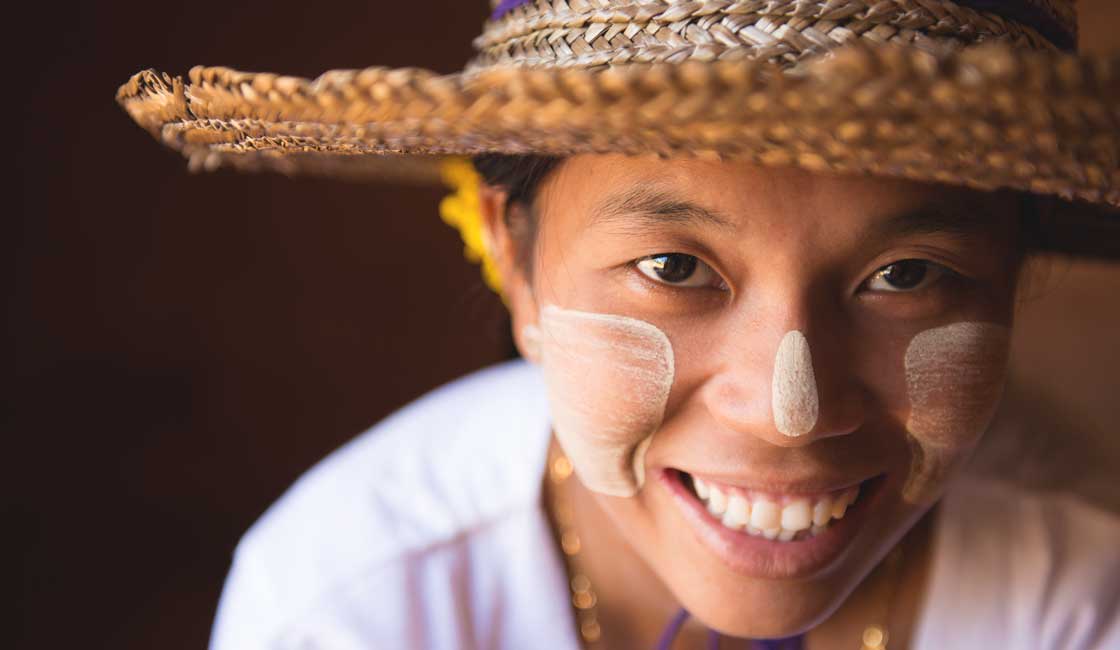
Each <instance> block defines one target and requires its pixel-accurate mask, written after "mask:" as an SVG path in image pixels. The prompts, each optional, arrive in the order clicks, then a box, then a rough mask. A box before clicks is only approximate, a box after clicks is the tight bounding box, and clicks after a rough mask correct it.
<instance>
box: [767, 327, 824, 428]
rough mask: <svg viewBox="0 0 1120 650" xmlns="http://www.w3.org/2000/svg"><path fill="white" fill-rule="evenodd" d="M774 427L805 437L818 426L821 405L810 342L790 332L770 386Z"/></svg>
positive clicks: (785, 339)
mask: <svg viewBox="0 0 1120 650" xmlns="http://www.w3.org/2000/svg"><path fill="white" fill-rule="evenodd" d="M770 391H771V392H770V395H771V407H772V409H773V411H774V426H775V427H776V428H777V429H778V431H780V432H781V433H782V434H784V435H787V436H790V437H795V436H803V435H805V434H806V433H809V432H810V431H812V430H813V427H814V426H816V424H817V416H818V415H819V411H820V403H819V402H818V399H817V379H816V376H815V375H814V374H813V356H812V354H810V352H809V341H808V340H807V339H806V338H805V335H804V334H802V333H801V332H799V331H797V330H790V331H789V332H786V335H785V336H783V337H782V342H781V343H779V344H778V352H777V354H776V355H775V356H774V378H773V381H772V382H771V386H770Z"/></svg>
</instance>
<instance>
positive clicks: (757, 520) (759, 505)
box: [751, 499, 782, 530]
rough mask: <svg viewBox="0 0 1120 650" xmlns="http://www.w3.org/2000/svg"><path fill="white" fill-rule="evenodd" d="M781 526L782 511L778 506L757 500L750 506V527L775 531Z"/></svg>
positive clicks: (771, 502) (770, 502)
mask: <svg viewBox="0 0 1120 650" xmlns="http://www.w3.org/2000/svg"><path fill="white" fill-rule="evenodd" d="M781 524H782V511H781V510H779V509H778V504H776V503H774V502H773V501H768V500H766V499H759V500H758V501H755V502H754V503H753V504H751V525H752V526H754V527H755V528H761V529H762V530H766V529H768V528H773V529H777V528H778V526H780V525H781Z"/></svg>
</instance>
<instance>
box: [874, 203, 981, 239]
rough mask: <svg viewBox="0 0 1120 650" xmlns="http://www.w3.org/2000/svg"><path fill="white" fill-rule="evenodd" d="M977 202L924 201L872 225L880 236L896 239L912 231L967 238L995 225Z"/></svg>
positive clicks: (881, 237) (875, 234)
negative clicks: (969, 203)
mask: <svg viewBox="0 0 1120 650" xmlns="http://www.w3.org/2000/svg"><path fill="white" fill-rule="evenodd" d="M983 212H984V209H983V208H981V207H979V206H975V205H965V204H948V205H946V204H940V203H933V204H929V205H923V206H921V207H918V208H915V209H913V210H907V211H906V212H902V213H899V214H896V215H894V216H892V217H889V218H888V219H887V220H885V221H883V222H881V223H879V224H877V225H875V226H874V227H873V228H872V232H871V236H872V237H873V238H876V239H880V240H882V239H895V238H900V237H906V236H911V235H934V234H940V235H949V236H950V237H955V238H958V239H963V240H970V239H976V238H978V237H980V236H981V235H983V234H984V233H986V232H988V231H990V229H991V228H992V222H991V218H989V215H985V214H983Z"/></svg>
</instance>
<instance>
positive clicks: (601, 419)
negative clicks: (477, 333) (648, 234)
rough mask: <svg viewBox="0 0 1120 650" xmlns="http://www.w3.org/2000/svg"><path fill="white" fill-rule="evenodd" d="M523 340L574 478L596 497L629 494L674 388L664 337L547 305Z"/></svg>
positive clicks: (636, 323)
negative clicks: (540, 375) (539, 376)
mask: <svg viewBox="0 0 1120 650" xmlns="http://www.w3.org/2000/svg"><path fill="white" fill-rule="evenodd" d="M523 338H524V340H525V344H526V347H527V356H529V357H530V358H531V360H533V361H537V362H539V363H540V366H541V369H542V371H543V373H544V380H545V385H546V386H547V389H548V400H549V406H550V407H551V409H552V419H553V428H554V430H555V432H556V437H557V439H558V440H559V442H560V446H561V447H563V449H564V452H565V453H566V454H567V455H568V457H569V459H570V460H571V461H572V466H573V467H574V468H575V471H576V474H577V475H578V476H579V478H580V481H581V482H582V483H583V484H584V485H585V486H586V487H587V488H588V489H590V490H593V491H595V492H599V493H601V494H607V495H611V496H620V497H628V496H633V495H635V494H636V493H637V492H638V490H639V489H640V488H641V486H642V483H643V482H644V480H645V451H646V449H647V448H648V447H649V444H650V441H651V439H652V438H653V434H654V432H656V431H657V429H658V427H660V426H661V419H662V417H664V414H665V405H666V403H667V402H668V400H669V389H670V388H671V387H672V385H673V348H672V345H671V344H670V343H669V338H668V337H667V336H665V334H664V332H662V331H661V330H659V329H658V328H657V327H655V326H653V325H651V324H650V323H647V322H645V321H641V320H637V319H634V318H627V317H624V316H615V315H610V314H597V313H589V312H580V311H572V310H567V309H561V308H559V307H556V306H554V305H547V306H545V307H544V308H543V309H541V314H540V324H539V326H538V327H534V326H528V327H526V328H525V329H524V330H523Z"/></svg>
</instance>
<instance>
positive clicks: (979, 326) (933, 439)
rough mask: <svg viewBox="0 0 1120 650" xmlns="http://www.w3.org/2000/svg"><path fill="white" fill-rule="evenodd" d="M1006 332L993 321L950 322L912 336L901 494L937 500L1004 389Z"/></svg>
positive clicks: (913, 498)
mask: <svg viewBox="0 0 1120 650" xmlns="http://www.w3.org/2000/svg"><path fill="white" fill-rule="evenodd" d="M1009 341H1010V330H1009V329H1008V328H1007V327H1005V326H1003V325H997V324H993V323H970V322H962V323H952V324H950V325H945V326H942V327H936V328H933V329H928V330H925V331H923V332H920V333H919V334H917V335H916V336H915V337H914V338H913V339H912V340H911V341H910V345H909V346H907V348H906V356H905V359H904V365H905V369H906V391H907V395H908V396H909V398H910V415H909V418H908V420H907V423H906V429H907V431H908V432H909V435H910V448H911V454H912V460H911V467H910V474H909V476H908V477H907V479H906V483H905V485H903V488H902V496H903V498H904V499H906V500H907V501H909V502H911V503H920V502H926V501H930V500H932V499H933V498H934V497H936V494H937V491H938V488H939V487H940V486H941V485H942V484H943V483H944V481H945V479H947V478H948V476H949V474H950V472H951V471H952V469H953V468H954V467H955V466H956V464H957V462H956V461H957V460H958V459H961V458H964V457H965V456H966V455H967V452H968V451H969V450H970V449H971V448H972V447H974V446H975V445H976V443H977V442H978V441H979V438H980V436H981V434H983V432H984V430H985V429H987V427H988V424H989V423H990V422H991V419H992V416H993V415H994V413H995V409H996V406H997V404H998V403H999V398H1000V394H1001V393H1002V391H1003V378H1004V373H1005V371H1006V368H1007V354H1008V349H1009Z"/></svg>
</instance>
